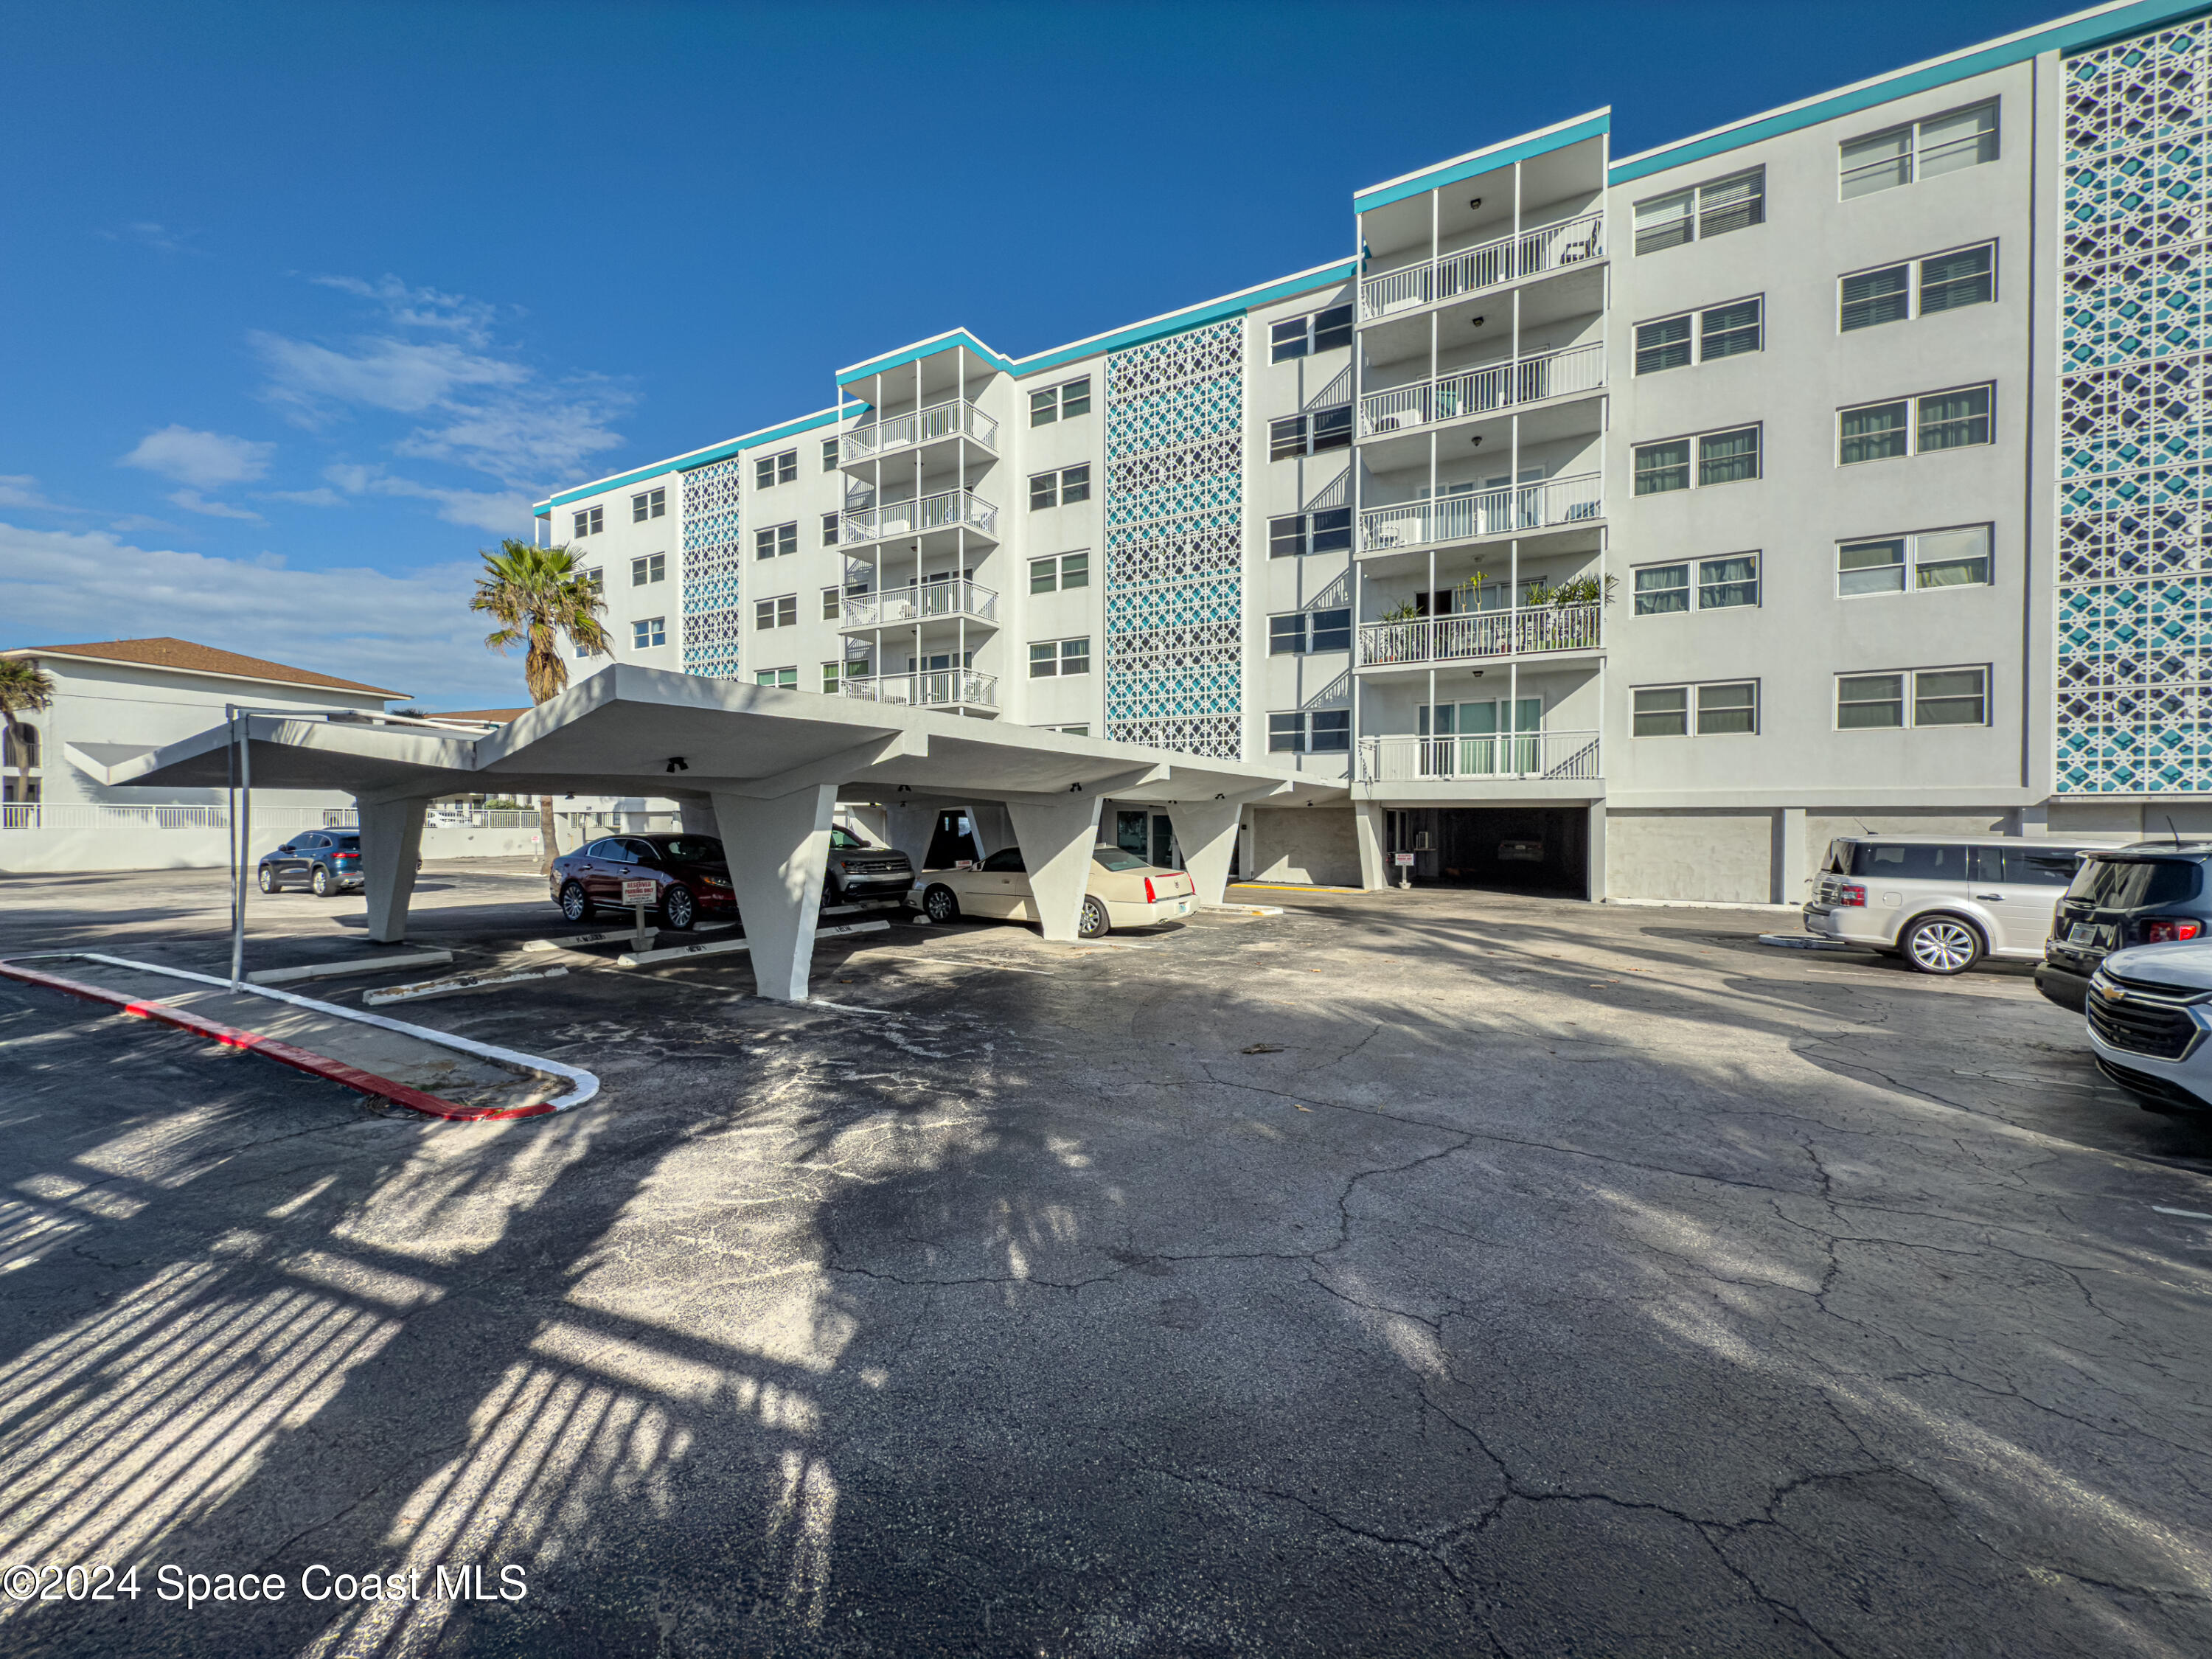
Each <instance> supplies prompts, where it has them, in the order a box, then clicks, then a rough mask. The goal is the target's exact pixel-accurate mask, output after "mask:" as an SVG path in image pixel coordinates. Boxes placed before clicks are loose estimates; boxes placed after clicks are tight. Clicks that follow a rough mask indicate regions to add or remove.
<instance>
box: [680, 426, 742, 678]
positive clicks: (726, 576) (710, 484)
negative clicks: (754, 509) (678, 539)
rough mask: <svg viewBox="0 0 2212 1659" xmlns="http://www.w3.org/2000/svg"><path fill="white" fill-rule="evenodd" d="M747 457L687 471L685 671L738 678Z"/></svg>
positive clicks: (685, 511) (685, 478)
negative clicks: (740, 533)
mask: <svg viewBox="0 0 2212 1659" xmlns="http://www.w3.org/2000/svg"><path fill="white" fill-rule="evenodd" d="M743 465H744V457H743V456H738V455H732V456H731V457H730V458H729V459H727V460H723V461H713V462H709V463H708V465H705V466H700V467H694V468H692V470H691V471H689V472H686V473H685V474H684V672H685V673H687V674H706V675H709V676H711V677H713V678H716V679H734V678H737V673H738V641H739V640H740V639H741V638H742V636H743V631H744V630H743V628H742V623H743V622H744V617H743V615H742V614H741V613H740V611H739V610H738V573H739V572H740V571H741V570H743V569H744V562H743V560H742V559H741V557H740V554H741V551H742V550H741V549H740V548H739V547H738V499H739V495H740V493H741V490H740V487H741V486H742V484H743V483H744V473H743V472H742V471H741V468H742V467H743Z"/></svg>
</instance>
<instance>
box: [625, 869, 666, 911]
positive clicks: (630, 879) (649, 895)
mask: <svg viewBox="0 0 2212 1659" xmlns="http://www.w3.org/2000/svg"><path fill="white" fill-rule="evenodd" d="M658 886H659V883H657V882H655V881H654V880H653V878H652V877H650V876H642V877H640V876H624V877H623V903H624V904H627V905H633V906H635V905H639V904H651V903H652V902H653V897H654V890H655V889H656V888H657V887H658Z"/></svg>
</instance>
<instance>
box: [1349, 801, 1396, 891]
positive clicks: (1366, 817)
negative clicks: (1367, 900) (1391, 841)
mask: <svg viewBox="0 0 2212 1659" xmlns="http://www.w3.org/2000/svg"><path fill="white" fill-rule="evenodd" d="M1383 810H1384V809H1383V808H1382V807H1381V806H1378V805H1376V803H1375V802H1373V801H1371V800H1363V801H1361V802H1359V803H1358V805H1357V806H1356V807H1355V808H1354V817H1353V819H1352V833H1353V834H1354V835H1355V836H1357V837H1358V841H1359V885H1360V889H1361V890H1362V891H1364V892H1369V893H1379V892H1381V891H1382V890H1383V888H1384V887H1385V886H1387V885H1389V879H1390V878H1389V872H1388V871H1386V870H1385V869H1384V868H1383V854H1384V851H1385V848H1384V847H1383V841H1384V839H1385V832H1386V831H1387V830H1388V829H1389V827H1390V826H1389V820H1388V819H1387V818H1385V817H1383Z"/></svg>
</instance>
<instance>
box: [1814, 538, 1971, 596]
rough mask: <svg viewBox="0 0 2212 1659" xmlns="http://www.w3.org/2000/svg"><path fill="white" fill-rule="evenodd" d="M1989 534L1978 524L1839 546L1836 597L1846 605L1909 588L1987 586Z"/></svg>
mask: <svg viewBox="0 0 2212 1659" xmlns="http://www.w3.org/2000/svg"><path fill="white" fill-rule="evenodd" d="M1990 531H1991V526H1989V525H1985V524H1976V525H1967V526H1964V527H1962V528H1960V529H1956V530H1923V531H1922V532H1919V533H1918V534H1917V535H1911V536H1885V537H1880V538H1875V539H1872V540H1869V541H1860V542H1842V543H1838V544H1837V548H1836V592H1837V593H1838V596H1839V597H1841V598H1844V599H1856V598H1858V597H1859V596H1860V595H1862V594H1867V593H1902V592H1905V591H1906V589H1907V588H1913V589H1918V588H1923V587H1974V586H1988V585H1989V582H1990Z"/></svg>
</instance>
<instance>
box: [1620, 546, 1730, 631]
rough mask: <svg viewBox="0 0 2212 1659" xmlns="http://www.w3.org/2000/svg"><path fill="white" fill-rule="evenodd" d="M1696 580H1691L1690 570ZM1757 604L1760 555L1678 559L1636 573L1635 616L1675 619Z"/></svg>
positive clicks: (1642, 568) (1642, 567)
mask: <svg viewBox="0 0 2212 1659" xmlns="http://www.w3.org/2000/svg"><path fill="white" fill-rule="evenodd" d="M1692 568H1695V570H1696V572H1697V580H1696V581H1695V582H1692V580H1690V573H1691V571H1692ZM1758 603H1759V555H1758V554H1756V553H1730V554H1729V555H1727V556H1724V557H1722V558H1717V559H1698V560H1694V561H1693V560H1689V559H1680V560H1677V561H1676V562H1674V563H1672V564H1647V565H1643V566H1640V567H1638V569H1637V571H1636V614H1637V615H1638V616H1639V617H1668V616H1676V615H1680V614H1681V613H1682V612H1685V611H1690V610H1692V609H1695V610H1699V611H1731V610H1735V609H1736V608H1737V607H1739V606H1741V605H1757V604H1758Z"/></svg>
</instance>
